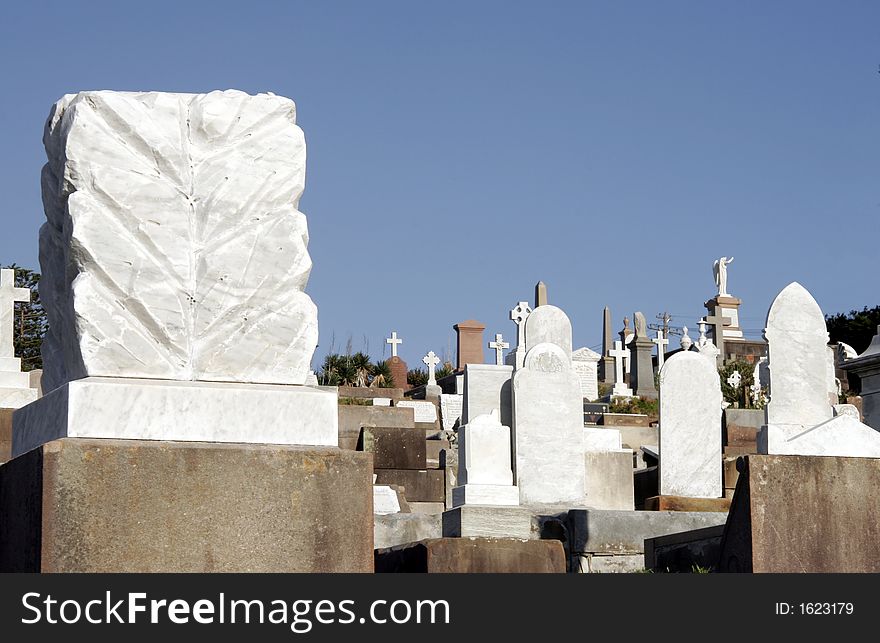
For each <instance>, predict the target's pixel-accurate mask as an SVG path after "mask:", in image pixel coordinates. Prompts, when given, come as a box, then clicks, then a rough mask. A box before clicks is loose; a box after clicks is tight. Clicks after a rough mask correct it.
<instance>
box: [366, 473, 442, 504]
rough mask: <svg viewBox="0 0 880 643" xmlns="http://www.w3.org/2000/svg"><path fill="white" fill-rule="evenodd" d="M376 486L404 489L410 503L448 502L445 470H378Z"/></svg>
mask: <svg viewBox="0 0 880 643" xmlns="http://www.w3.org/2000/svg"><path fill="white" fill-rule="evenodd" d="M375 473H376V484H387V485H397V486H400V487H403V488H404V494H406V499H407V501H409V502H446V492H445V484H446V480H445V475H444V471H443V469H428V470H427V471H413V470H407V469H376V471H375Z"/></svg>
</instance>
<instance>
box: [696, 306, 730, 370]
mask: <svg viewBox="0 0 880 643" xmlns="http://www.w3.org/2000/svg"><path fill="white" fill-rule="evenodd" d="M703 321H705V322H706V323H707V324H709V325H710V326H711V327H712V338H713V339H714V340H715V347H716V348H717V349H718V365H719V366H720V365H721V364H723V363H724V327H725V326H730V325H731V324H732V323H733V320H732V319H731V318H730V317H723V316H722V315H719V314H718V308H716V309H715V314H713V315H708V316H706V317H704V318H703Z"/></svg>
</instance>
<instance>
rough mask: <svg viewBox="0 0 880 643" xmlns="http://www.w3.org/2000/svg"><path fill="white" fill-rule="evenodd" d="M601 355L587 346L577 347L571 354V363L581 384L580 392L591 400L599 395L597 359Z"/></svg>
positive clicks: (600, 357)
mask: <svg viewBox="0 0 880 643" xmlns="http://www.w3.org/2000/svg"><path fill="white" fill-rule="evenodd" d="M600 359H602V356H601V355H599V353H597V352H596V351H592V350H590V349H589V348H586V347H584V348H579V349H577V350H576V351H573V352H572V354H571V365H572V368H574V372H575V374H576V375H577V376H578V381H579V382H580V385H581V394H582V395H583V396H584V398H585V399H587V400H589V401H591V402H592V401H593V400H595V399H597V398H598V397H599V376H598V372H599V360H600Z"/></svg>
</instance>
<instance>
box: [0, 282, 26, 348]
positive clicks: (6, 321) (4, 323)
mask: <svg viewBox="0 0 880 643" xmlns="http://www.w3.org/2000/svg"><path fill="white" fill-rule="evenodd" d="M30 300H31V291H30V290H28V289H27V288H16V287H15V270H13V269H12V268H3V269H2V270H0V358H3V357H15V349H14V347H13V342H12V329H13V327H14V325H15V303H16V302H29V301H30Z"/></svg>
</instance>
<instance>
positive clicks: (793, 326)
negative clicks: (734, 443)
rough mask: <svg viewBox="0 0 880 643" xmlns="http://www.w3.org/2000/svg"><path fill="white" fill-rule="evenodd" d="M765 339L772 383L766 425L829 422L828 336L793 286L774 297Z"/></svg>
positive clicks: (807, 298)
mask: <svg viewBox="0 0 880 643" xmlns="http://www.w3.org/2000/svg"><path fill="white" fill-rule="evenodd" d="M764 336H765V337H766V338H767V344H768V348H767V353H768V362H769V368H770V380H771V382H772V385H771V391H770V402H769V403H768V404H767V424H774V425H778V426H784V425H791V426H804V425H809V426H812V425H814V424H819V423H820V422H824V421H825V420H830V419H831V417H832V415H833V411H832V407H831V404H830V402H829V400H828V350H827V344H828V330H827V328H826V327H825V316H824V315H823V314H822V310H821V309H820V308H819V304H817V303H816V300H815V299H813V296H812V295H810V293H809V292H807V289H806V288H804V287H803V286H801V285H800V284H799V283H797V282H795V283H792V284H789V285H788V286H786V287H785V288H784V289H783V290H782V292H780V293H779V294H778V295H777V296H776V299H774V300H773V304H772V305H771V306H770V311H769V312H768V313H767V326H766V330H765V331H764Z"/></svg>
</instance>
